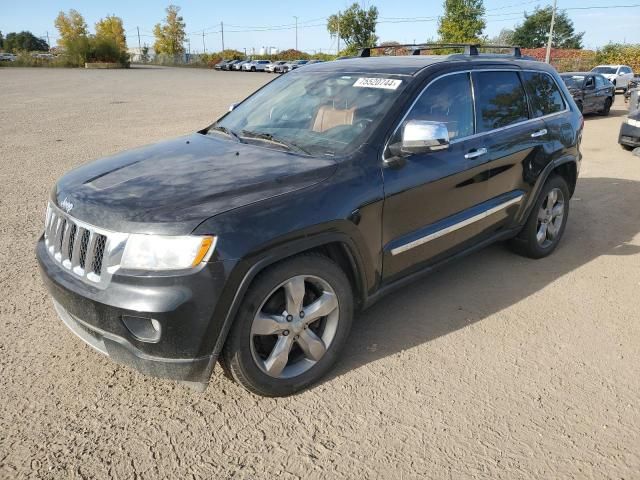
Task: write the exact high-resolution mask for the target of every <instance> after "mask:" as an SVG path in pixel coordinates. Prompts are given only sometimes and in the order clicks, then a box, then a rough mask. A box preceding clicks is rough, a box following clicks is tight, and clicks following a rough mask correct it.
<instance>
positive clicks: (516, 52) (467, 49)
mask: <svg viewBox="0 0 640 480" xmlns="http://www.w3.org/2000/svg"><path fill="white" fill-rule="evenodd" d="M382 48H387V49H389V48H393V49H401V48H402V49H407V50H411V54H412V55H420V52H421V51H422V50H448V49H451V48H462V49H464V55H469V56H476V55H479V50H480V49H487V48H500V49H503V48H508V49H510V50H511V56H513V57H516V58H521V57H522V53H521V51H520V47H515V46H511V45H489V44H487V45H481V44H479V43H475V44H474V43H407V44H402V45H376V46H375V47H366V48H363V49H361V50H360V53H359V54H358V56H359V57H370V56H371V50H379V49H382Z"/></svg>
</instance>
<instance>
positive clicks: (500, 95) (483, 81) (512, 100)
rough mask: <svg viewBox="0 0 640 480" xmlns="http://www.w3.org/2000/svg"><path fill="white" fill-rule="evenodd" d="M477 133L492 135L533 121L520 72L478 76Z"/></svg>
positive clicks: (479, 74)
mask: <svg viewBox="0 0 640 480" xmlns="http://www.w3.org/2000/svg"><path fill="white" fill-rule="evenodd" d="M473 82H474V89H475V93H476V130H477V133H482V132H488V131H489V130H494V129H496V128H501V127H506V126H507V125H511V124H513V123H518V122H522V121H524V120H528V119H529V113H528V109H527V97H526V96H525V94H524V90H523V88H522V83H520V78H519V77H518V73H517V72H474V74H473Z"/></svg>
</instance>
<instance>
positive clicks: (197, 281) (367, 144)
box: [37, 49, 583, 396]
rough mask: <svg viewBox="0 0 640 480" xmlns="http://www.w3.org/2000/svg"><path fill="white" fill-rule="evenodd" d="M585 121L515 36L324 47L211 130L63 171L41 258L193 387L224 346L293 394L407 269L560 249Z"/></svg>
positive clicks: (259, 382)
mask: <svg viewBox="0 0 640 480" xmlns="http://www.w3.org/2000/svg"><path fill="white" fill-rule="evenodd" d="M474 50H475V49H474ZM367 53H368V52H366V53H364V54H363V55H366V54H367ZM582 127H583V120H582V115H581V114H580V111H579V109H578V107H577V106H576V104H575V103H574V101H573V99H572V98H571V94H570V93H569V92H568V91H567V89H566V87H565V85H564V83H563V82H562V79H561V78H560V77H559V76H558V74H557V73H556V71H555V70H554V69H553V68H551V67H549V66H548V65H545V64H543V63H538V62H535V61H528V60H525V59H522V58H520V57H519V56H518V55H517V51H516V53H515V54H514V55H478V54H477V52H476V51H470V53H469V54H456V55H443V56H422V55H408V56H392V57H386V56H378V57H375V56H374V57H370V58H353V59H345V60H341V61H339V62H327V63H318V64H314V65H309V66H308V67H305V68H302V69H299V70H296V71H293V72H291V73H290V74H288V75H284V76H282V77H279V78H278V79H277V80H274V81H273V82H271V83H269V84H267V85H266V86H264V87H263V88H261V89H260V90H258V91H257V92H256V93H254V94H253V95H251V96H250V97H248V98H247V99H246V100H244V101H243V102H241V103H240V104H237V105H234V106H233V107H232V108H231V109H230V111H229V112H228V113H227V114H226V115H224V116H223V117H222V118H220V119H219V120H218V121H217V122H215V123H214V124H212V125H211V126H209V127H207V128H205V129H203V130H201V131H199V132H198V133H194V134H192V135H188V136H186V137H180V138H177V139H174V140H168V141H165V142H162V143H158V144H155V145H151V146H147V147H143V148H138V149H136V150H132V151H128V152H124V153H121V154H118V155H115V156H113V157H109V158H105V159H102V160H99V161H96V162H93V163H90V164H87V165H84V166H81V167H79V168H77V169H75V170H72V171H71V172H69V173H67V174H66V175H65V176H63V177H62V178H61V179H60V180H59V182H58V183H57V185H56V186H55V188H54V189H53V191H52V193H51V198H50V201H49V205H48V208H47V214H46V223H45V231H44V235H43V236H42V237H41V238H40V240H39V241H38V244H37V257H38V260H39V264H40V268H41V271H42V277H43V279H44V282H45V284H46V286H47V288H48V290H49V291H50V293H51V295H52V297H53V299H54V305H55V308H56V310H57V312H58V314H59V315H60V317H61V318H62V320H63V321H64V322H65V323H66V325H67V326H68V327H69V328H70V329H71V330H72V331H73V332H74V333H75V334H76V335H78V336H79V337H80V338H81V339H83V340H84V341H85V342H87V343H88V344H89V345H91V346H92V347H94V348H95V349H96V350H98V351H100V352H102V353H104V354H106V355H109V356H110V357H112V358H113V359H114V360H116V361H119V362H122V363H125V364H128V365H131V366H133V367H135V368H137V369H139V370H141V371H143V372H145V373H148V374H152V375H157V376H162V377H167V378H173V379H177V380H181V381H183V382H188V383H190V384H191V385H192V386H193V387H196V388H198V387H199V388H204V387H205V386H206V385H207V382H208V380H209V377H210V375H211V373H212V370H213V368H214V365H215V363H216V361H220V363H221V364H222V366H223V368H224V370H225V372H226V373H227V374H228V375H229V376H230V377H232V378H233V379H235V380H236V381H237V382H239V383H240V384H242V385H243V386H244V387H245V388H247V389H248V390H250V391H251V392H254V393H257V394H259V395H268V396H279V395H287V394H291V393H292V392H295V391H297V390H299V389H301V388H304V387H305V386H308V385H309V384H311V383H313V382H315V381H317V380H318V379H319V378H320V377H321V376H322V375H323V374H325V373H326V372H327V371H328V370H329V369H330V368H331V366H332V364H333V363H334V362H335V361H336V359H337V358H338V355H339V353H340V351H341V350H342V348H343V347H344V345H345V343H347V342H348V339H347V337H348V334H349V328H350V326H351V322H352V318H353V316H354V313H355V312H357V311H360V310H362V309H364V308H366V307H368V306H369V305H371V304H372V303H373V302H374V301H376V300H377V299H379V298H380V297H381V296H383V295H384V294H386V293H388V292H390V291H392V290H393V289H394V288H395V287H398V286H400V285H402V284H404V283H405V282H407V281H410V280H412V279H415V278H416V277H418V276H419V275H421V274H423V273H427V272H430V271H432V270H433V269H434V268H436V267H438V266H440V265H442V264H443V263H445V262H448V261H450V260H452V259H454V258H458V257H461V256H463V255H465V254H468V253H469V252H472V251H475V250H478V249H480V248H482V247H484V246H486V245H489V244H490V243H492V242H495V241H499V240H507V239H509V240H510V243H511V245H512V246H513V248H514V249H515V250H516V251H517V252H520V253H522V254H524V255H527V256H529V257H532V258H541V257H545V256H547V255H549V254H550V253H551V252H553V250H554V249H555V248H556V246H557V245H558V242H559V240H560V238H561V237H562V234H563V232H564V229H565V226H566V223H567V217H568V213H569V199H570V198H571V196H572V194H573V192H574V189H575V185H576V179H577V176H578V171H579V166H580V158H581V154H580V150H579V147H580V140H581V135H582ZM363 321H366V319H363Z"/></svg>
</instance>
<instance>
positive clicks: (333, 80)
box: [209, 71, 408, 156]
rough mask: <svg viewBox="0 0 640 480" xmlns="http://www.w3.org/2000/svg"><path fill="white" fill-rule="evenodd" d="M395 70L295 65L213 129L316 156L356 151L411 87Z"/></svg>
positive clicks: (219, 132) (243, 138)
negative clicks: (375, 72)
mask: <svg viewBox="0 0 640 480" xmlns="http://www.w3.org/2000/svg"><path fill="white" fill-rule="evenodd" d="M407 81H408V80H407V79H406V78H399V77H397V76H394V75H384V76H383V75H372V74H367V75H364V74H355V73H354V74H342V73H318V72H314V73H313V74H307V73H305V72H300V73H298V72H297V71H294V72H292V73H288V74H286V75H284V76H282V77H280V78H278V79H277V80H274V81H273V82H271V83H270V84H268V85H267V86H265V87H264V88H263V89H262V90H260V91H258V92H257V93H255V94H254V95H252V96H251V97H249V98H248V99H247V100H245V101H244V102H242V103H241V104H240V105H239V106H238V107H236V108H235V109H234V110H232V111H231V112H229V113H228V114H227V115H225V116H224V117H223V118H222V119H220V120H219V121H218V122H217V123H215V124H214V125H213V126H212V127H211V128H210V129H209V134H221V133H222V134H226V135H228V136H231V137H235V138H236V140H237V141H242V142H245V143H252V144H260V145H262V146H266V147H270V148H280V149H286V150H290V151H295V152H297V153H304V154H308V155H316V156H324V155H331V156H339V155H344V154H348V153H350V152H352V151H353V150H355V149H356V148H358V146H360V145H361V144H362V143H363V142H365V141H366V139H367V137H368V136H369V135H370V134H371V132H372V131H373V130H374V129H375V128H376V126H377V125H378V124H379V122H380V121H381V119H382V117H383V116H384V114H385V113H386V112H387V111H388V110H389V108H391V106H392V105H393V102H394V101H395V100H396V99H397V98H398V96H399V95H400V92H401V91H402V90H403V89H404V88H405V87H406V83H407Z"/></svg>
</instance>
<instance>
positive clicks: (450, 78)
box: [405, 73, 473, 140]
mask: <svg viewBox="0 0 640 480" xmlns="http://www.w3.org/2000/svg"><path fill="white" fill-rule="evenodd" d="M409 120H429V121H432V122H442V123H444V124H446V125H447V129H448V130H449V139H450V140H454V139H456V138H462V137H468V136H469V135H473V100H472V96H471V83H470V81H469V74H468V73H457V74H455V75H447V76H445V77H442V78H439V79H438V80H436V81H435V82H433V83H432V84H431V85H430V86H429V88H427V89H426V90H425V91H424V92H423V93H422V95H420V98H418V100H417V101H416V103H415V105H414V106H413V108H412V109H411V111H410V112H409V114H408V115H407V118H405V121H409Z"/></svg>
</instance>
